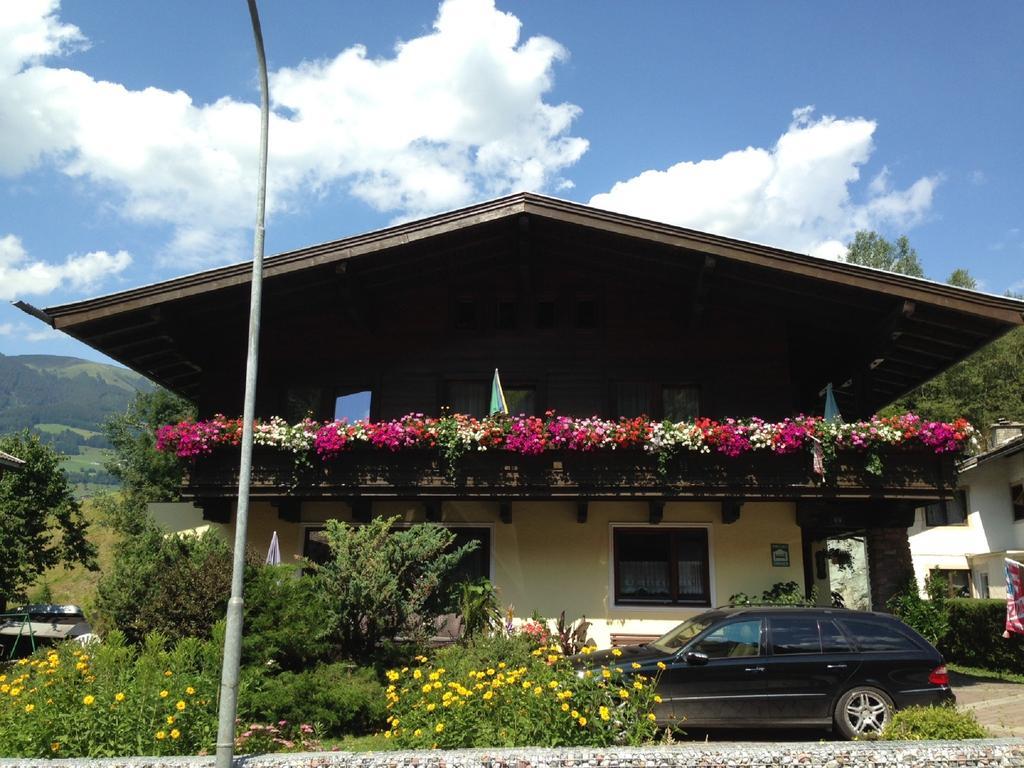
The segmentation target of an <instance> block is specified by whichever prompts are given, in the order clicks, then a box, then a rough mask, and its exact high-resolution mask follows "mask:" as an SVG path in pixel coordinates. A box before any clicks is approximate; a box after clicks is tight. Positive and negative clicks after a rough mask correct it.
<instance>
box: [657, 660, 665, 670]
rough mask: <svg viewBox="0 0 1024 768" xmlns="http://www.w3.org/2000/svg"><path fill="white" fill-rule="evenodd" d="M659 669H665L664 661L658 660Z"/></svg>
mask: <svg viewBox="0 0 1024 768" xmlns="http://www.w3.org/2000/svg"><path fill="white" fill-rule="evenodd" d="M658 669H665V662H664V661H659V662H658Z"/></svg>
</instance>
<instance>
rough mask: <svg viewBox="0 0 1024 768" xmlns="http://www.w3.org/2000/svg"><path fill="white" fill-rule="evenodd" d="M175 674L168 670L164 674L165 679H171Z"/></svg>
mask: <svg viewBox="0 0 1024 768" xmlns="http://www.w3.org/2000/svg"><path fill="white" fill-rule="evenodd" d="M173 674H174V673H173V672H171V670H169V669H168V670H167V671H166V672H164V677H170V676H171V675H173Z"/></svg>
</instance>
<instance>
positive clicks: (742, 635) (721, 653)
mask: <svg viewBox="0 0 1024 768" xmlns="http://www.w3.org/2000/svg"><path fill="white" fill-rule="evenodd" d="M690 650H692V651H697V652H698V653H703V654H705V655H707V657H708V658H709V659H726V658H736V657H741V656H760V655H761V620H760V619H749V620H747V621H734V622H732V623H731V624H726V625H724V626H721V627H718V628H717V629H713V630H711V632H709V633H708V634H706V635H704V637H702V638H701V639H700V640H698V641H697V643H696V644H695V645H694V646H693V647H692V648H691V649H690Z"/></svg>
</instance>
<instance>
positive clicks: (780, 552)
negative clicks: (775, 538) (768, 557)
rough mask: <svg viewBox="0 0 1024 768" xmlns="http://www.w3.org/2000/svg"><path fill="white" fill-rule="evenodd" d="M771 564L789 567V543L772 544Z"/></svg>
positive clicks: (777, 566)
mask: <svg viewBox="0 0 1024 768" xmlns="http://www.w3.org/2000/svg"><path fill="white" fill-rule="evenodd" d="M772 566H773V567H775V568H789V544H772Z"/></svg>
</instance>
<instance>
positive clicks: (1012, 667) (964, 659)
mask: <svg viewBox="0 0 1024 768" xmlns="http://www.w3.org/2000/svg"><path fill="white" fill-rule="evenodd" d="M946 613H947V614H948V617H949V630H948V631H947V632H946V633H945V636H944V637H943V638H942V641H941V642H940V644H939V646H940V649H941V650H942V652H943V654H944V655H945V657H946V660H947V661H951V662H953V663H954V664H963V665H965V666H969V667H983V668H985V669H992V670H996V671H1000V672H1017V673H1019V672H1021V671H1022V670H1024V637H1021V636H1020V635H1012V636H1011V637H1009V638H1004V637H1003V629H1004V628H1005V626H1006V601H1005V600H978V599H973V598H957V599H953V600H947V601H946Z"/></svg>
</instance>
